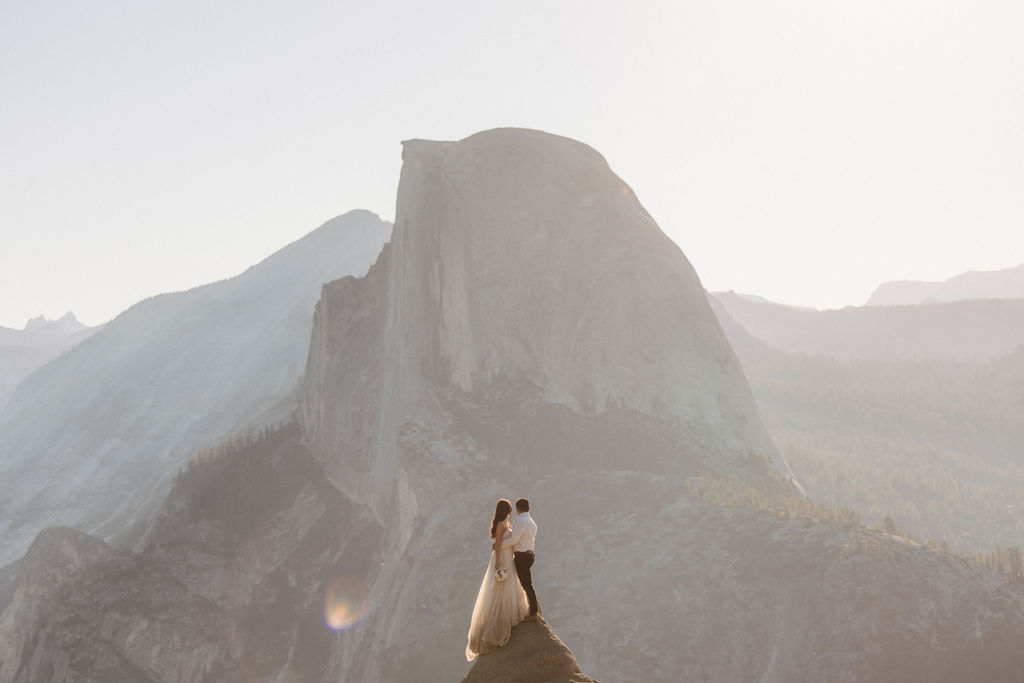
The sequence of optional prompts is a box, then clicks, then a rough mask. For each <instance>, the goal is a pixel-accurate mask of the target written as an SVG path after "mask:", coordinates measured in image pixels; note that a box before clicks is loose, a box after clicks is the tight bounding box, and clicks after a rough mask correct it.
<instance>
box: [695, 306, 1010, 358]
mask: <svg viewBox="0 0 1024 683" xmlns="http://www.w3.org/2000/svg"><path fill="white" fill-rule="evenodd" d="M713 296H714V297H715V299H716V300H717V301H718V302H719V303H720V304H721V305H722V306H723V307H724V308H725V310H726V311H728V313H729V315H730V316H731V317H732V318H734V319H735V320H736V322H738V323H739V324H740V325H742V326H743V327H744V328H745V329H746V330H747V331H749V332H750V334H752V335H754V336H755V337H757V338H758V339H761V340H763V341H764V342H765V343H766V344H768V345H769V346H772V347H775V348H777V349H781V350H784V351H789V352H792V353H802V354H810V355H822V356H833V357H837V358H847V359H854V358H859V359H873V360H913V359H933V360H961V361H979V360H988V359H992V358H997V357H999V356H1003V355H1005V354H1007V353H1011V352H1013V351H1016V350H1018V349H1020V348H1022V347H1024V299H976V300H962V301H953V302H949V303H936V304H931V305H928V306H917V305H901V306H862V307H855V306H848V307H846V308H842V309H837V310H826V311H818V310H815V309H806V308H797V307H794V306H785V305H783V304H777V303H773V302H770V301H767V300H764V299H761V300H758V299H757V298H752V297H750V296H744V295H740V294H736V293H735V292H716V293H714V294H713Z"/></svg>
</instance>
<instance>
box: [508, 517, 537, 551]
mask: <svg viewBox="0 0 1024 683" xmlns="http://www.w3.org/2000/svg"><path fill="white" fill-rule="evenodd" d="M536 542H537V523H536V522H534V521H533V517H530V513H529V512H524V513H522V514H520V515H519V516H518V517H516V521H515V522H513V523H512V531H511V533H509V534H508V535H507V536H505V537H504V538H503V539H501V545H502V546H506V545H511V546H512V552H514V553H521V552H524V551H526V550H533V544H534V543H536Z"/></svg>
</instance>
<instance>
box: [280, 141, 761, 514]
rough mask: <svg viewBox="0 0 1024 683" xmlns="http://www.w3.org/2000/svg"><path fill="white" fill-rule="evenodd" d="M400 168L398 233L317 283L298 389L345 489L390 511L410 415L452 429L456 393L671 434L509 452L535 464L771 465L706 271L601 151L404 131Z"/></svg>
mask: <svg viewBox="0 0 1024 683" xmlns="http://www.w3.org/2000/svg"><path fill="white" fill-rule="evenodd" d="M403 160H404V165H403V167H402V176H401V181H400V185H399V192H398V203H397V218H396V225H395V233H394V239H393V241H392V244H391V245H390V246H389V247H388V248H387V249H385V251H384V252H383V253H382V256H381V258H380V260H379V261H378V262H377V263H376V264H375V265H374V267H373V268H372V269H371V271H370V273H369V274H368V276H367V277H366V278H365V279H355V278H347V279H344V280H341V281H339V282H336V283H332V284H331V285H330V286H328V287H327V288H325V290H324V296H323V298H322V300H321V301H320V303H319V304H318V309H317V317H316V321H315V324H314V331H313V340H312V345H311V348H310V355H309V362H308V365H307V370H306V382H305V383H304V385H303V387H302V392H301V404H300V405H301V422H302V424H303V426H304V427H305V429H306V431H307V434H308V435H309V438H310V440H311V445H312V449H313V452H314V454H315V455H316V456H317V457H318V458H319V459H320V461H321V462H322V463H323V464H324V466H325V468H326V469H327V471H328V473H329V474H330V476H331V477H332V480H333V481H335V483H336V484H337V485H338V486H339V488H341V489H342V490H343V491H344V492H345V493H346V494H348V495H349V496H351V497H353V498H354V499H358V500H363V501H366V502H368V503H369V504H370V505H371V507H373V508H374V509H375V510H378V511H381V515H382V517H386V518H387V517H391V516H392V515H391V513H390V512H384V510H385V509H388V510H390V509H392V508H393V502H394V501H393V496H394V482H395V481H396V479H397V480H398V481H399V482H402V481H406V480H407V475H408V467H409V464H410V463H408V462H407V461H406V460H404V459H403V457H402V455H401V454H400V453H399V450H400V447H399V436H400V434H401V431H402V429H403V426H404V425H406V424H407V423H411V422H417V421H421V422H422V423H424V424H431V425H440V424H444V423H446V422H447V419H448V418H447V417H446V416H445V413H446V408H445V407H444V406H443V405H442V404H443V403H444V402H445V400H447V399H451V400H455V401H458V400H459V399H458V398H456V397H470V398H469V400H470V401H471V402H473V403H476V404H480V403H481V399H483V400H485V401H486V400H491V399H493V400H496V401H498V402H508V401H514V402H520V401H522V402H529V403H531V405H533V406H535V407H538V410H540V411H554V410H557V411H562V412H563V413H564V414H565V415H567V416H569V415H571V416H572V419H573V420H580V421H588V420H593V419H594V418H596V417H597V416H601V419H602V420H603V419H605V418H606V417H607V416H608V415H609V414H614V415H620V416H629V419H634V420H636V419H640V418H642V419H644V420H651V421H653V422H658V423H660V424H662V425H663V426H664V428H665V430H666V432H672V433H673V434H674V435H675V436H676V437H677V438H678V439H679V443H678V444H677V446H678V449H677V453H679V454H678V455H675V456H673V457H672V458H671V461H670V462H667V461H661V462H659V461H658V459H657V458H656V457H654V456H653V455H649V454H638V453H630V452H618V453H607V452H606V453H589V454H588V453H580V452H566V449H565V448H564V446H566V445H568V444H555V443H545V444H540V443H538V444H537V445H536V448H533V449H530V450H531V451H532V452H527V453H524V452H523V444H521V443H517V445H516V447H515V451H516V453H515V457H516V458H517V459H519V460H522V459H523V458H526V459H528V460H529V461H530V462H531V463H535V464H537V465H544V464H550V463H551V461H552V460H555V461H557V462H559V463H561V464H563V465H566V464H570V465H571V466H579V467H594V466H599V467H608V468H610V467H614V466H616V465H622V466H627V465H628V466H629V467H653V468H659V469H665V470H670V471H680V469H681V468H683V469H685V468H686V467H687V466H691V467H692V466H697V465H698V463H700V464H703V465H706V466H713V467H717V468H723V467H727V466H730V465H736V466H739V467H747V466H749V463H748V460H749V456H750V455H751V453H755V452H756V453H759V454H761V455H763V456H766V457H776V454H775V449H774V446H773V445H772V443H771V441H770V439H768V437H767V436H766V434H765V431H764V428H763V426H762V425H761V423H760V420H759V418H758V416H757V411H756V408H755V407H754V403H753V399H752V397H751V395H750V391H749V389H748V387H747V384H746V380H745V378H744V377H743V374H742V371H741V370H740V367H739V364H738V363H737V361H736V358H735V356H734V355H733V353H732V351H731V349H730V348H729V345H728V343H727V341H726V339H725V337H724V335H723V333H722V330H721V328H720V327H719V325H718V323H717V321H716V320H715V317H714V315H713V314H712V313H711V310H710V307H709V306H708V304H707V301H706V300H705V297H704V292H703V289H702V288H701V285H700V281H699V280H698V278H697V275H696V273H695V272H694V271H693V268H692V267H691V266H690V264H689V262H688V261H687V260H686V257H685V256H684V255H683V254H682V252H680V250H679V248H678V247H677V246H676V245H675V244H673V243H672V242H671V241H670V240H669V239H668V238H667V237H666V236H665V235H664V233H662V232H661V230H660V229H659V228H658V226H657V225H656V224H655V223H654V221H653V220H652V219H651V217H650V216H649V215H648V214H647V212H646V211H644V209H643V207H642V206H641V205H640V204H639V202H638V201H637V200H636V197H635V196H634V195H633V192H632V190H630V189H629V187H628V186H627V185H626V184H625V183H624V182H622V180H621V179H619V178H618V176H616V175H615V174H614V173H612V171H611V170H610V169H609V168H608V165H607V163H606V162H605V160H604V159H603V158H602V157H601V156H600V155H599V154H598V153H597V152H595V151H594V150H593V149H591V148H590V147H587V146H586V145H583V144H581V143H579V142H576V141H574V140H569V139H567V138H561V137H557V136H552V135H547V134H544V133H540V132H536V131H524V130H514V129H501V130H494V131H488V132H485V133H480V134H477V135H474V136H472V137H470V138H467V139H466V140H463V141H462V142H459V143H449V142H430V141H425V140H412V141H408V142H406V143H404V151H403ZM342 387H343V388H344V389H343V390H339V388H342ZM541 406H543V407H544V408H539V407H541ZM508 410H509V414H508V416H507V418H506V419H508V418H511V419H513V420H514V419H517V418H519V417H521V416H522V413H523V412H524V411H522V410H521V409H520V407H519V406H516V407H511V406H510V407H509V408H508ZM559 420H561V418H557V419H554V420H553V421H559ZM444 428H445V429H447V425H445V427H444ZM516 441H517V442H518V439H517V440H516ZM556 451H557V458H552V456H553V455H555V453H556ZM512 456H513V454H512V452H511V451H509V452H507V453H505V454H503V457H501V458H499V460H498V462H506V463H507V462H509V459H510V458H511V457H512ZM399 491H400V492H403V491H404V492H405V493H401V494H399V505H398V508H399V510H400V511H401V512H402V514H404V515H406V516H408V515H410V514H412V513H413V512H414V504H413V497H412V496H410V495H407V494H408V490H407V487H406V486H405V485H403V484H401V483H400V484H399ZM389 521H391V520H390V519H389Z"/></svg>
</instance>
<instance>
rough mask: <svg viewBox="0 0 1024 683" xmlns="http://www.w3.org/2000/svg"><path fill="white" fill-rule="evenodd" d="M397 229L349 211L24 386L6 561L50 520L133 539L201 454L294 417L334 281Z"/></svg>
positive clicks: (18, 398) (87, 346)
mask: <svg viewBox="0 0 1024 683" xmlns="http://www.w3.org/2000/svg"><path fill="white" fill-rule="evenodd" d="M390 234H391V225H390V224H389V223H386V222H384V221H382V220H380V219H379V218H378V217H377V216H376V215H374V214H372V213H370V212H367V211H352V212H350V213H347V214H345V215H343V216H340V217H338V218H335V219H333V220H330V221H328V222H327V223H325V224H324V225H322V226H321V227H319V228H317V229H316V230H314V231H313V232H311V233H310V234H309V235H307V236H306V237H304V238H302V239H300V240H298V241H297V242H295V243H293V244H291V245H288V246H287V247H285V248H283V249H281V250H280V251H278V252H277V253H275V254H273V255H272V256H270V257H268V258H267V259H265V260H264V261H262V262H261V263H259V264H258V265H255V266H253V267H251V268H249V269H248V270H246V271H245V272H244V273H242V274H241V275H238V276H237V277H233V278H230V279H226V280H221V281H219V282H216V283H213V284H209V285H205V286H202V287H197V288H195V289H191V290H189V291H186V292H178V293H173V294H161V295H159V296H155V297H152V298H150V299H146V300H145V301H142V302H140V303H138V304H136V305H134V306H132V307H131V308H129V309H128V310H126V311H125V312H124V313H122V314H121V315H119V316H117V317H116V318H115V319H114V320H112V321H111V322H110V323H108V324H107V325H106V327H105V328H104V329H103V330H101V331H99V332H98V333H96V334H94V335H93V336H92V337H90V338H89V339H88V340H87V341H85V342H83V343H81V344H79V345H78V346H76V347H75V348H74V349H72V350H71V351H69V352H67V353H65V354H64V355H62V356H60V357H59V358H56V359H54V360H52V361H51V362H50V363H48V364H47V365H45V366H44V367H42V368H40V369H39V370H37V371H36V372H35V373H34V374H32V375H31V376H30V377H28V378H27V379H25V380H24V381H23V382H21V384H20V385H19V386H18V388H17V391H15V393H14V395H13V396H12V397H11V398H10V401H9V402H8V404H7V405H6V407H5V408H4V409H3V410H2V411H0V481H2V482H3V487H2V489H0V566H3V565H6V564H8V563H10V562H13V561H14V560H16V559H17V558H18V557H20V556H21V555H22V554H23V553H24V552H25V549H27V548H28V545H29V544H30V543H31V542H32V539H33V538H35V536H36V534H37V533H38V532H39V531H40V530H41V529H43V528H44V527H47V526H53V525H68V526H74V527H76V528H78V529H81V530H83V531H88V532H92V533H95V534H97V535H98V536H100V537H101V538H104V539H108V540H109V539H115V538H122V539H123V538H124V537H125V535H126V534H127V535H130V534H131V533H132V531H131V530H132V529H133V528H134V525H142V524H144V523H145V522H146V521H147V520H148V519H149V516H150V515H151V513H152V512H153V511H154V510H155V509H156V508H157V507H158V506H159V505H160V503H161V501H162V500H163V498H164V496H165V495H166V493H167V490H168V487H169V485H170V481H171V478H172V477H173V476H174V474H175V472H176V471H177V470H178V468H179V467H181V466H182V465H184V464H185V463H186V462H187V461H188V460H189V459H191V458H192V457H194V456H195V454H196V451H197V450H198V449H200V448H203V447H208V446H212V445H214V444H215V443H216V442H217V441H218V440H220V439H223V438H225V437H227V436H229V435H231V434H233V433H235V432H236V431H238V430H241V429H244V428H245V427H246V425H248V424H257V425H258V424H263V423H265V422H269V421H281V420H287V419H289V415H290V411H291V408H289V407H281V406H280V404H281V401H282V400H283V399H284V398H285V397H286V396H287V395H288V394H289V392H291V391H292V389H293V388H294V386H295V384H296V382H297V381H298V379H299V376H300V375H301V374H302V368H303V365H304V363H305V361H306V354H307V351H308V348H309V335H310V330H311V329H312V324H313V309H314V305H315V304H316V301H317V299H318V297H319V296H320V290H321V287H322V285H323V283H325V282H328V281H331V280H335V279H337V278H339V277H342V276H344V275H361V274H363V273H365V272H366V269H367V268H369V266H370V264H372V263H373V261H374V260H375V259H376V258H377V256H378V254H379V253H380V250H381V247H382V246H383V245H384V244H385V243H386V242H387V241H388V239H389V238H390ZM46 329H48V326H46V325H34V326H32V327H30V328H29V330H27V331H26V332H23V333H21V334H27V333H30V332H31V333H33V334H38V333H41V332H42V331H43V330H46ZM78 334H82V333H81V332H80V333H78Z"/></svg>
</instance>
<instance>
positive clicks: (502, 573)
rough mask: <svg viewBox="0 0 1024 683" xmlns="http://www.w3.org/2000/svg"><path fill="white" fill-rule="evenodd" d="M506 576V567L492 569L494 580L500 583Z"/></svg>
mask: <svg viewBox="0 0 1024 683" xmlns="http://www.w3.org/2000/svg"><path fill="white" fill-rule="evenodd" d="M507 578H508V569H505V567H498V568H497V569H495V570H494V580H495V582H497V583H501V582H502V581H504V580H505V579H507Z"/></svg>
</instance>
